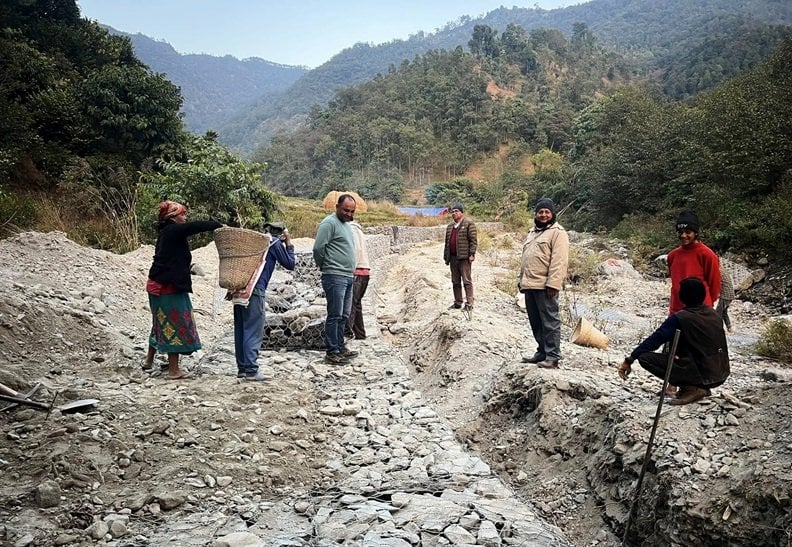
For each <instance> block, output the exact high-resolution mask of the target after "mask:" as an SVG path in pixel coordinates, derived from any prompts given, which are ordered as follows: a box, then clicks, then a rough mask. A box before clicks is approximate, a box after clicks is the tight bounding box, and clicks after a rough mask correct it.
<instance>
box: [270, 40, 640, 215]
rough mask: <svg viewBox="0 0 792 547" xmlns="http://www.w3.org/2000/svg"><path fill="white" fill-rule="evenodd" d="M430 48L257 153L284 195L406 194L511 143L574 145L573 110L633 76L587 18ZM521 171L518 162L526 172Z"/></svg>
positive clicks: (519, 147)
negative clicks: (340, 191)
mask: <svg viewBox="0 0 792 547" xmlns="http://www.w3.org/2000/svg"><path fill="white" fill-rule="evenodd" d="M469 47H470V49H471V52H465V51H464V50H463V49H462V48H461V47H460V48H456V49H454V50H453V51H431V52H429V53H427V54H426V55H423V56H421V57H418V58H416V59H415V60H414V61H412V62H408V61H404V62H403V63H402V64H401V65H400V66H399V67H398V68H394V69H393V70H391V71H390V72H389V73H388V74H386V75H384V76H379V77H377V78H375V79H374V80H372V81H371V82H368V83H366V84H362V85H360V86H358V87H354V88H347V89H344V90H343V91H340V92H338V93H337V95H336V97H335V98H334V99H333V101H331V102H330V104H329V106H328V107H327V108H325V109H320V110H316V111H314V112H313V113H312V115H311V116H310V118H309V120H308V123H307V124H306V126H305V127H303V128H302V129H300V130H298V131H296V132H295V133H292V134H290V135H285V136H280V137H276V138H275V139H274V140H273V142H272V144H271V146H269V147H267V148H265V149H262V150H260V151H259V152H258V153H257V154H256V158H257V159H258V160H259V161H265V162H267V163H268V165H269V171H268V175H267V181H268V184H269V185H270V186H272V187H273V188H276V189H278V190H280V191H284V192H289V193H291V194H296V195H303V196H314V197H316V196H320V195H323V194H324V192H326V191H327V190H329V189H332V188H335V187H341V186H343V187H346V188H349V189H353V190H358V191H360V192H361V193H363V194H365V195H368V196H371V197H379V198H387V199H391V200H396V201H398V200H400V199H401V197H402V192H403V187H404V184H403V181H407V183H408V184H409V183H416V184H419V185H420V184H422V183H426V182H427V181H429V180H437V179H439V180H450V179H452V178H453V177H455V176H458V175H461V174H463V173H464V172H465V171H466V170H467V169H468V168H469V167H470V165H471V164H472V163H473V162H474V161H478V160H480V159H481V157H482V156H484V155H486V154H490V153H493V152H494V151H496V150H497V149H498V147H499V146H500V145H501V144H505V143H511V144H512V145H513V147H514V150H513V152H512V156H513V160H514V161H513V163H515V164H516V165H519V160H520V158H521V153H522V154H524V153H526V152H528V151H530V150H540V149H543V148H549V149H551V150H552V151H554V152H558V151H562V150H566V149H568V148H569V146H570V141H571V126H572V120H573V118H574V116H575V113H576V112H578V111H580V110H581V109H583V108H584V107H586V106H587V105H589V104H590V103H591V101H593V100H594V98H595V96H596V95H597V94H600V93H605V92H607V91H608V90H611V89H615V88H617V87H619V86H621V85H624V84H625V82H627V81H629V78H630V73H631V71H630V70H629V69H628V68H627V66H626V64H627V63H626V61H625V60H624V59H623V57H621V56H620V55H617V54H614V53H612V52H609V51H607V50H605V49H603V48H601V47H600V46H599V45H598V44H597V41H596V39H595V38H594V37H593V36H592V34H591V33H590V32H589V31H588V29H587V28H586V27H585V25H578V26H577V27H576V29H575V32H574V35H573V38H572V40H567V39H566V38H565V37H564V35H563V34H562V33H561V32H559V31H557V30H535V31H534V32H532V33H531V34H530V35H529V34H528V33H527V32H526V31H525V29H523V28H522V27H520V26H518V25H510V26H509V27H507V29H506V31H505V32H504V33H503V34H502V35H500V36H498V35H497V33H496V32H495V31H493V30H492V29H491V28H489V27H487V26H483V25H481V26H477V27H476V28H475V29H474V33H473V36H472V37H471V39H470V45H469ZM518 171H519V169H518Z"/></svg>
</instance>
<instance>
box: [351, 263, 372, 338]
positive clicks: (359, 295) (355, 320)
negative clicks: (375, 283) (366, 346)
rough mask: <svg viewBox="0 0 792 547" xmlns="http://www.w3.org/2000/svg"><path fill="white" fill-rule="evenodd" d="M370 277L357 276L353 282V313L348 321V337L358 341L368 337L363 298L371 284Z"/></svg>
mask: <svg viewBox="0 0 792 547" xmlns="http://www.w3.org/2000/svg"><path fill="white" fill-rule="evenodd" d="M369 277H370V276H368V275H356V276H355V280H354V281H353V282H352V311H351V312H349V320H347V326H346V335H347V336H354V337H355V338H357V339H358V340H363V339H364V338H365V337H366V327H365V326H364V325H363V297H364V296H366V289H368V284H369Z"/></svg>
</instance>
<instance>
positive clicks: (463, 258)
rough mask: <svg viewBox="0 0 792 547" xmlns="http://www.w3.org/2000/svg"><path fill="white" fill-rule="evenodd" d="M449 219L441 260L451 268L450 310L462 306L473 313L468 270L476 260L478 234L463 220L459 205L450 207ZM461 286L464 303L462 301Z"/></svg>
mask: <svg viewBox="0 0 792 547" xmlns="http://www.w3.org/2000/svg"><path fill="white" fill-rule="evenodd" d="M451 217H452V218H453V219H454V221H453V222H452V223H451V224H449V225H448V227H447V228H446V234H445V248H444V249H443V260H445V263H446V265H447V266H450V268H451V286H452V288H453V291H454V303H453V304H451V308H452V309H460V308H462V307H463V305H464V310H463V311H465V312H467V313H468V314H469V313H470V312H472V311H473V280H472V278H471V274H470V270H471V266H472V264H473V261H474V260H476V248H477V247H478V234H477V232H476V225H475V224H473V223H472V222H471V221H469V220H467V219H466V218H465V208H464V207H463V206H462V204H461V203H455V204H454V205H453V206H452V207H451ZM463 286H464V288H465V299H466V301H467V302H466V303H464V302H463V300H462V287H463ZM469 318H470V317H469V316H468V319H469Z"/></svg>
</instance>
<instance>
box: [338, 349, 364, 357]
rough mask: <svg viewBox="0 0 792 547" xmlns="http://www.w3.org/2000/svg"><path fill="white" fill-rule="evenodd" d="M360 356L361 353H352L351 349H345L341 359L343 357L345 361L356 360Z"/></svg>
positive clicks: (342, 351)
mask: <svg viewBox="0 0 792 547" xmlns="http://www.w3.org/2000/svg"><path fill="white" fill-rule="evenodd" d="M358 355H360V352H357V351H352V350H351V349H348V348H344V349H342V350H341V357H343V358H344V359H354V358H355V357H357V356H358Z"/></svg>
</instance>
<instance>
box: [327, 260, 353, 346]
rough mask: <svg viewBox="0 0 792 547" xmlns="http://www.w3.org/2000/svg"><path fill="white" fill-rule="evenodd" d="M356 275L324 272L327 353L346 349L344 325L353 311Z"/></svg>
mask: <svg viewBox="0 0 792 547" xmlns="http://www.w3.org/2000/svg"><path fill="white" fill-rule="evenodd" d="M353 281H354V277H351V276H350V277H347V276H344V275H333V274H322V289H324V292H325V298H326V299H327V319H326V320H325V347H326V348H327V353H341V352H342V351H344V327H345V326H346V322H347V319H349V314H350V313H351V311H352V282H353Z"/></svg>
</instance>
